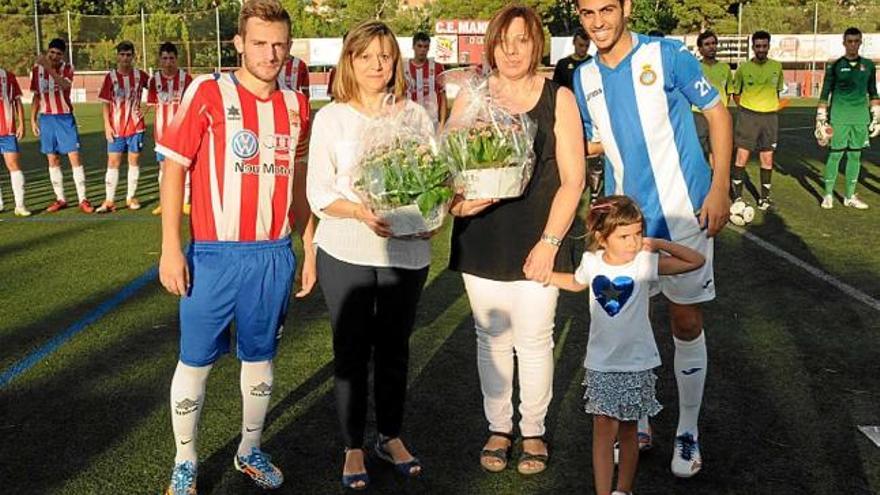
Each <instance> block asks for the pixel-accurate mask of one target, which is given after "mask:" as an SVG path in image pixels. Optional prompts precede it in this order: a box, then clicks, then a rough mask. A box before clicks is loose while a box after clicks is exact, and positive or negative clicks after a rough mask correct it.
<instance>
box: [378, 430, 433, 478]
mask: <svg viewBox="0 0 880 495" xmlns="http://www.w3.org/2000/svg"><path fill="white" fill-rule="evenodd" d="M395 438H397V437H386V436H385V435H383V434H381V433H380V434H379V437H378V438H377V439H376V445H375V446H374V448H373V452H374V453H375V454H376V457H378V458H379V459H382V460H383V461H385V462H387V463H389V464H391V465H392V466H393V467H394V469H396V470H397V472H399V473H400V474H402V475H404V476H408V477H410V478H416V477H418V476H420V475H421V474H422V462H421V461H419V458H418V457H416V456H414V455H412V453H410V455H411V456H412V460H410V461H404V462H395V461H394V457H392V456H391V452H388V451H387V450H385V445H386V444H387V443H388V442H390V441H391V440H394V439H395Z"/></svg>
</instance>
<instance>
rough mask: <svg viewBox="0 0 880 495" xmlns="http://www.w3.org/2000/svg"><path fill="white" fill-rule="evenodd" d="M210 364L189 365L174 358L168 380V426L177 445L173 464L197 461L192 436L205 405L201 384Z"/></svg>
mask: <svg viewBox="0 0 880 495" xmlns="http://www.w3.org/2000/svg"><path fill="white" fill-rule="evenodd" d="M210 371H211V365H208V366H201V367H198V368H196V367H193V366H188V365H185V364H183V363H181V362H179V361H178V363H177V369H176V370H175V371H174V378H172V379H171V427H172V429H173V430H174V443H175V445H176V446H177V455H176V456H175V457H174V462H175V464H177V463H181V462H186V461H192V462H193V464H196V463H197V462H198V455H197V454H196V437H197V436H198V433H199V415H201V413H202V406H204V404H205V384H207V383H208V372H210Z"/></svg>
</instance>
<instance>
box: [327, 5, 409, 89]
mask: <svg viewBox="0 0 880 495" xmlns="http://www.w3.org/2000/svg"><path fill="white" fill-rule="evenodd" d="M376 38H379V39H380V40H381V41H382V43H383V44H386V43H387V44H388V45H389V48H390V49H391V56H392V58H393V59H394V61H393V62H392V64H393V67H394V69H393V72H392V74H391V80H390V81H389V82H388V87H387V90H388V92H389V93H391V94H393V95H394V96H395V97H397V98H403V97H404V96H405V95H406V76H405V75H404V72H403V59H402V57H401V54H400V47H399V46H398V45H397V38H396V37H395V36H394V31H392V30H391V28H390V27H388V25H387V24H385V23H384V22H381V21H367V22H364V23H362V24H359V25H358V26H357V27H355V28H354V29H352V30H351V31H349V32H348V36H346V38H345V43H343V45H342V53H341V54H340V55H339V63H337V64H336V82H334V83H333V99H334V100H336V101H339V102H341V103H347V102H349V101H351V100H357V99H358V88H357V80H356V79H355V76H354V65H353V63H352V62H353V59H354V57H357V56H359V55H360V54H362V53H364V52H365V51H366V50H367V47H368V46H370V43H372V42H373V40H374V39H376Z"/></svg>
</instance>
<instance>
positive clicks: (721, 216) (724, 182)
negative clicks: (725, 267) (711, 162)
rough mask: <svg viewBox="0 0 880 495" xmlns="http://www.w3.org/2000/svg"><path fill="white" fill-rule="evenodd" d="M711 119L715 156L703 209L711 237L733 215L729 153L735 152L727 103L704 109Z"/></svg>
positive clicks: (706, 115)
mask: <svg viewBox="0 0 880 495" xmlns="http://www.w3.org/2000/svg"><path fill="white" fill-rule="evenodd" d="M703 115H704V116H705V117H706V121H707V122H708V123H709V144H710V145H711V147H712V156H713V157H715V168H714V172H713V175H712V186H711V188H710V189H709V194H708V195H707V196H706V199H705V200H704V201H703V207H702V208H701V210H700V225H702V226H703V227H706V228H708V235H709V236H710V237H712V236H715V235H717V234H718V233H719V232H721V229H723V228H724V226H725V225H726V224H727V219H728V217H729V215H730V196H729V194H730V193H729V191H730V157H731V153H732V152H733V121H732V119H731V118H730V112H728V111H727V108H725V107H724V105H715V106H713V107H712V108H709V109H707V110H704V111H703Z"/></svg>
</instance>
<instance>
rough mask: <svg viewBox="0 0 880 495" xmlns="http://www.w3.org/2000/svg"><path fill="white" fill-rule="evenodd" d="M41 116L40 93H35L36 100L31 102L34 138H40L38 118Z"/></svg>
mask: <svg viewBox="0 0 880 495" xmlns="http://www.w3.org/2000/svg"><path fill="white" fill-rule="evenodd" d="M39 115H40V93H38V92H36V91H34V99H33V101H32V102H31V130H32V131H33V132H34V136H36V137H40V125H39V123H38V122H37V117H38V116H39Z"/></svg>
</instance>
